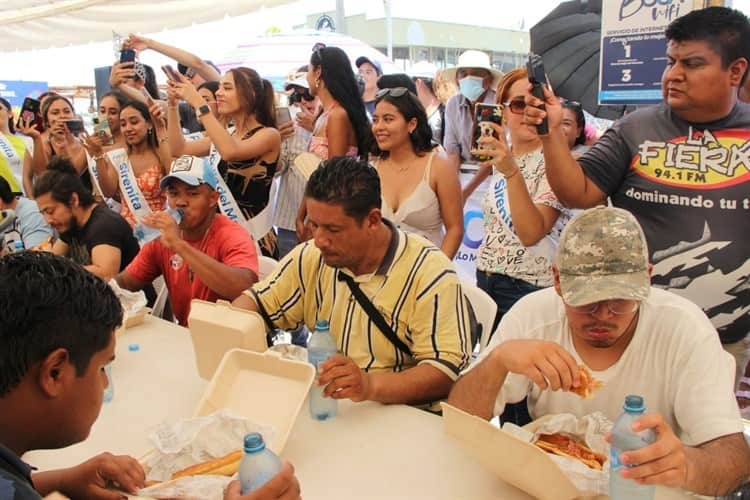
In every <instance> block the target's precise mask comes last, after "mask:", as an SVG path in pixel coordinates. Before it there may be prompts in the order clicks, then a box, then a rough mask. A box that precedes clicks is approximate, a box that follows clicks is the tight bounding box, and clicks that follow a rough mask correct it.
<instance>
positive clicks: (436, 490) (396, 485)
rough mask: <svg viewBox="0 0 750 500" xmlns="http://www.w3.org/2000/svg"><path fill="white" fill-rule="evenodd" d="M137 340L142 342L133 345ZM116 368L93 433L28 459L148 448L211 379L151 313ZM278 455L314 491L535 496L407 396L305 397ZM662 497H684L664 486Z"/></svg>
mask: <svg viewBox="0 0 750 500" xmlns="http://www.w3.org/2000/svg"><path fill="white" fill-rule="evenodd" d="M133 344H137V345H138V347H139V348H138V350H136V351H130V350H129V346H130V345H133ZM112 377H113V380H114V386H115V389H114V399H113V400H112V402H110V403H106V404H104V405H103V407H102V411H101V414H100V415H99V418H98V420H97V421H96V423H95V424H94V426H93V428H92V429H91V434H90V436H89V437H88V439H86V440H85V441H83V442H81V443H78V444H76V445H73V446H69V447H67V448H64V449H61V450H43V451H34V452H30V453H27V454H26V455H25V456H24V457H23V458H24V460H26V461H27V462H29V463H31V464H32V465H35V466H37V467H39V468H40V469H41V470H45V469H53V468H59V467H67V466H71V465H75V464H77V463H80V462H82V461H84V460H86V459H88V458H89V457H91V456H93V455H96V454H98V453H100V452H102V451H110V452H112V453H115V454H130V455H132V456H134V457H136V458H137V457H140V456H142V455H144V454H145V453H146V452H147V451H148V450H149V449H150V448H151V445H150V444H149V442H148V438H147V436H148V434H149V433H150V432H151V430H152V429H153V428H154V427H155V426H156V425H158V424H159V423H161V422H163V421H168V422H173V421H175V420H178V419H180V418H185V417H189V416H191V415H192V414H193V412H194V410H195V407H196V406H197V404H198V402H199V400H200V398H201V396H202V395H203V392H204V390H205V388H206V386H207V382H206V381H204V380H202V379H201V378H199V377H198V375H197V370H196V367H195V359H194V352H193V346H192V342H191V339H190V335H189V332H188V330H186V329H184V328H182V327H180V326H177V325H175V324H172V323H167V322H166V321H163V320H160V319H157V318H153V317H151V316H148V317H147V319H146V321H145V323H144V324H143V325H139V326H137V327H134V328H131V329H128V330H126V331H125V332H123V333H122V334H120V335H119V336H118V339H117V348H116V360H115V362H114V364H113V365H112ZM260 404H262V403H260ZM498 453H501V451H498ZM282 457H283V458H286V459H288V460H289V461H291V462H292V463H293V464H294V466H295V469H296V473H297V477H298V478H299V480H300V483H301V485H302V493H303V497H304V498H305V499H308V500H310V499H312V500H315V499H326V500H328V499H352V498H357V499H384V498H399V499H400V498H403V499H436V500H439V499H446V500H447V499H451V500H453V499H472V500H482V499H503V500H528V499H530V498H531V497H530V496H528V495H527V494H525V493H523V492H521V491H519V490H517V489H516V488H514V487H512V486H510V485H508V484H506V483H504V482H503V481H501V480H500V479H499V478H497V476H495V475H494V474H493V473H492V472H490V471H488V470H486V469H485V468H484V467H483V466H482V465H480V464H479V463H477V462H475V461H474V460H473V459H472V458H471V457H469V455H468V454H467V453H466V452H464V450H463V449H462V448H461V445H460V444H459V443H457V442H456V441H454V440H453V438H451V437H449V436H448V435H446V434H445V432H444V431H443V424H442V420H441V419H440V417H437V416H435V415H431V414H429V413H426V412H423V411H421V410H417V409H414V408H411V407H409V406H403V405H389V406H387V405H381V404H377V403H352V402H349V401H342V402H341V403H340V405H339V415H338V417H337V418H336V419H334V420H331V421H327V422H318V421H315V420H313V419H312V418H311V417H310V416H309V413H308V411H307V403H305V405H304V407H303V410H302V412H301V413H300V415H299V418H298V419H297V422H296V424H295V427H294V429H293V430H292V433H291V435H290V437H289V440H288V442H287V445H286V448H285V449H284V452H283V453H282ZM540 479H541V478H540ZM657 498H658V499H659V500H671V499H678V498H685V496H684V495H683V494H681V493H679V492H677V491H673V490H662V491H660V492H659V493H658V495H657Z"/></svg>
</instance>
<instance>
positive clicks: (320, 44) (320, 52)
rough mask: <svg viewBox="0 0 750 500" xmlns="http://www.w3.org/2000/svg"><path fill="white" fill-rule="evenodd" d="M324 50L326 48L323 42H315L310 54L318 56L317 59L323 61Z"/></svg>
mask: <svg viewBox="0 0 750 500" xmlns="http://www.w3.org/2000/svg"><path fill="white" fill-rule="evenodd" d="M325 48H326V44H324V43H323V42H317V43H316V44H315V45H313V48H312V53H313V54H318V57H320V58H321V59H323V49H325Z"/></svg>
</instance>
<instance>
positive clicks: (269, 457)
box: [239, 432, 281, 495]
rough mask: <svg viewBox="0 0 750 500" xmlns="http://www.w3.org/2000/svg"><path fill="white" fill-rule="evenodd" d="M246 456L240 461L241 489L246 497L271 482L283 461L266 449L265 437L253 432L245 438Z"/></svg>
mask: <svg viewBox="0 0 750 500" xmlns="http://www.w3.org/2000/svg"><path fill="white" fill-rule="evenodd" d="M243 444H244V447H245V456H244V457H242V460H241V461H240V470H239V476H240V489H241V490H242V494H243V495H245V494H247V493H250V492H251V491H255V490H257V489H258V488H260V487H261V486H263V485H264V484H266V483H267V482H268V481H270V480H271V479H272V478H273V477H274V476H275V475H276V474H277V473H278V472H279V469H280V468H281V460H279V457H277V456H276V454H275V453H274V452H272V451H271V450H269V449H268V448H266V443H265V442H264V441H263V436H261V435H260V434H258V433H257V432H253V433H250V434H248V435H247V436H245V441H244V443H243Z"/></svg>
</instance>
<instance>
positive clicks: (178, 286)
mask: <svg viewBox="0 0 750 500" xmlns="http://www.w3.org/2000/svg"><path fill="white" fill-rule="evenodd" d="M204 240H205V241H204ZM186 242H187V243H188V244H189V245H190V246H192V247H193V248H197V249H198V250H200V251H201V252H203V253H205V254H206V255H208V256H210V257H213V258H214V259H216V260H217V261H219V262H221V263H222V264H226V265H228V266H232V267H239V268H243V269H250V270H251V271H253V272H254V273H255V274H256V275H257V274H258V253H257V252H256V250H255V244H253V241H252V240H251V239H250V235H249V234H248V233H247V231H246V230H245V229H243V228H242V226H240V225H239V224H237V223H235V222H233V221H232V220H231V219H229V218H227V217H225V216H223V215H216V217H215V218H214V221H213V222H212V223H211V226H210V227H209V228H208V233H207V234H206V235H205V238H201V239H199V240H196V241H187V240H186ZM201 243H202V245H201ZM125 272H127V273H128V274H129V275H131V276H132V277H133V278H135V279H137V280H138V281H143V282H145V283H150V282H151V281H153V280H154V279H156V278H157V277H158V276H159V275H164V281H165V282H166V283H167V289H168V290H169V299H170V301H171V303H172V311H173V312H174V315H175V317H176V318H177V321H179V322H180V324H181V325H182V326H187V320H188V315H189V314H190V301H191V300H192V299H201V300H207V301H211V302H216V300H217V299H228V300H232V299H234V298H235V297H221V296H219V294H217V293H216V292H214V291H213V290H211V289H210V288H208V287H207V286H206V285H205V284H204V283H203V282H202V281H201V279H200V278H199V277H198V275H197V274H194V275H193V279H192V282H191V280H190V269H189V267H188V265H187V263H186V262H184V261H183V259H182V257H180V256H179V255H177V254H176V253H175V252H173V251H172V250H170V249H168V248H167V247H165V246H164V245H162V243H161V238H157V239H155V240H153V241H151V242H150V243H147V244H146V245H144V246H143V248H141V251H140V252H139V253H138V255H137V256H136V258H135V259H133V261H132V262H131V263H130V265H129V266H128V267H127V268H126V269H125Z"/></svg>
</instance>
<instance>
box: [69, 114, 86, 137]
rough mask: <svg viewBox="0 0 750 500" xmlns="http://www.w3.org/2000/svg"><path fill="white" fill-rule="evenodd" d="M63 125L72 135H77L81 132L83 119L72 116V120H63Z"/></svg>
mask: <svg viewBox="0 0 750 500" xmlns="http://www.w3.org/2000/svg"><path fill="white" fill-rule="evenodd" d="M65 126H67V127H68V130H69V131H70V133H71V134H73V135H76V136H77V135H78V134H80V133H81V132H83V120H82V119H80V118H73V119H72V120H65Z"/></svg>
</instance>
